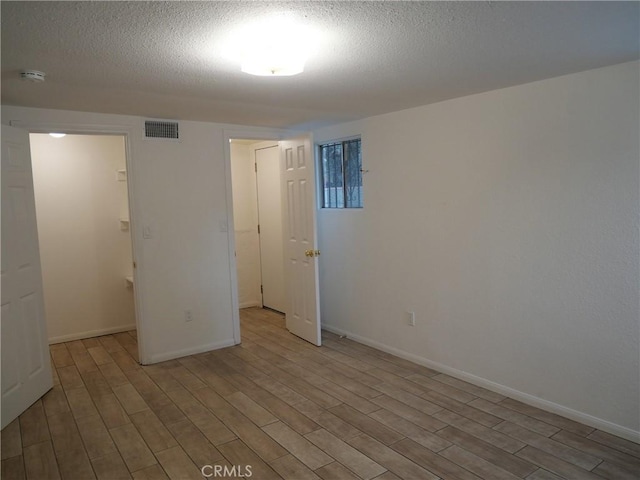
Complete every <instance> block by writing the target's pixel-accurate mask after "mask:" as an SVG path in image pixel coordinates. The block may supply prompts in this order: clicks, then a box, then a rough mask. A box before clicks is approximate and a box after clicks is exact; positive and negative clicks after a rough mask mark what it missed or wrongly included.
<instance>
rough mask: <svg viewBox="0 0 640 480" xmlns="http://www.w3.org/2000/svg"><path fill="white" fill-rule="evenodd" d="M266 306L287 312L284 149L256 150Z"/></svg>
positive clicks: (263, 290) (261, 259) (263, 288)
mask: <svg viewBox="0 0 640 480" xmlns="http://www.w3.org/2000/svg"><path fill="white" fill-rule="evenodd" d="M256 169H257V173H256V178H257V183H258V219H259V223H260V267H261V271H262V305H264V306H265V307H269V308H272V309H274V310H277V311H279V312H284V311H285V293H284V257H283V242H282V199H281V191H280V150H279V148H278V146H277V145H274V146H273V147H269V148H261V149H260V150H256Z"/></svg>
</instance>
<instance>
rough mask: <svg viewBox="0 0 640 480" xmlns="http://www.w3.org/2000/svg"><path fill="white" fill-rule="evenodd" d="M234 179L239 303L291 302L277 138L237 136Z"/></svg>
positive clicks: (281, 307) (273, 306)
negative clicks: (287, 293) (285, 253)
mask: <svg viewBox="0 0 640 480" xmlns="http://www.w3.org/2000/svg"><path fill="white" fill-rule="evenodd" d="M230 153H231V181H232V191H233V217H234V234H235V253H236V268H237V281H238V306H239V308H240V310H243V309H248V308H254V309H255V308H256V307H257V308H268V309H270V310H274V311H276V312H279V313H282V314H284V312H285V309H286V306H285V303H286V291H285V288H286V287H285V276H284V275H285V273H284V252H283V246H284V239H283V234H282V204H281V185H280V147H279V142H278V140H266V141H265V140H251V139H232V140H231V142H230Z"/></svg>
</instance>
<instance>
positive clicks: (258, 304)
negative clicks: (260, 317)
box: [238, 300, 262, 309]
mask: <svg viewBox="0 0 640 480" xmlns="http://www.w3.org/2000/svg"><path fill="white" fill-rule="evenodd" d="M251 307H259V308H262V302H259V301H258V300H254V301H251V302H242V303H241V304H240V306H239V307H238V308H240V309H242V308H251Z"/></svg>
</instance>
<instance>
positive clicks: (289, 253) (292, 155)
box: [280, 138, 321, 346]
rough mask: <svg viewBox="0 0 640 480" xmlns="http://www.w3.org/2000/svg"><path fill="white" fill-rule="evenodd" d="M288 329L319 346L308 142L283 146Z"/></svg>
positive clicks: (312, 180) (312, 168)
mask: <svg viewBox="0 0 640 480" xmlns="http://www.w3.org/2000/svg"><path fill="white" fill-rule="evenodd" d="M280 151H281V162H282V168H283V176H282V207H283V223H284V228H283V235H284V245H285V246H284V250H285V253H284V254H285V279H286V282H285V288H286V292H287V297H288V299H287V305H286V310H285V314H286V324H287V329H288V330H289V331H290V332H291V333H293V334H295V335H297V336H299V337H301V338H303V339H305V340H307V341H308V342H311V343H313V344H314V345H318V346H320V344H321V335H320V302H319V298H318V296H319V290H318V261H317V254H318V253H319V252H318V251H317V250H316V205H315V164H314V161H313V154H312V151H311V142H310V140H309V139H308V138H299V139H293V140H286V141H282V142H280Z"/></svg>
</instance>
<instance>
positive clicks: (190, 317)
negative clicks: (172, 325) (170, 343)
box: [184, 310, 193, 322]
mask: <svg viewBox="0 0 640 480" xmlns="http://www.w3.org/2000/svg"><path fill="white" fill-rule="evenodd" d="M191 320H193V313H191V310H185V311H184V321H185V322H190V321H191Z"/></svg>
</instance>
